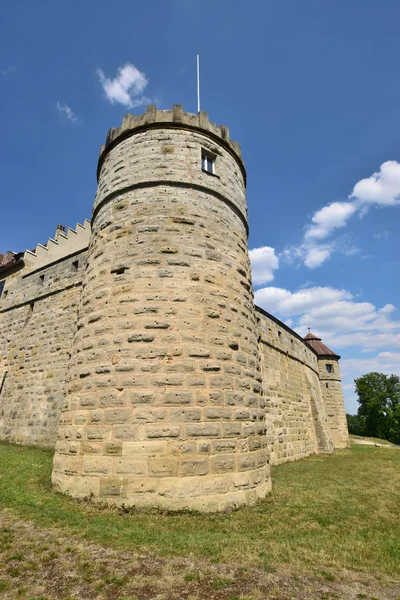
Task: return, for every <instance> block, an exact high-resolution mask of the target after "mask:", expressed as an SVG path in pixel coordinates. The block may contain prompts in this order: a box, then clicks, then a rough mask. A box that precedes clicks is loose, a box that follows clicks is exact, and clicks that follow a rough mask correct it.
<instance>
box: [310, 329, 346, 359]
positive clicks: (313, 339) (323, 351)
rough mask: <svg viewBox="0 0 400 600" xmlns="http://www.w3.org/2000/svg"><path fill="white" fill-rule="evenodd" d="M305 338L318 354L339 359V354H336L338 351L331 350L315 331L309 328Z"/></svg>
mask: <svg viewBox="0 0 400 600" xmlns="http://www.w3.org/2000/svg"><path fill="white" fill-rule="evenodd" d="M303 339H304V341H306V342H307V344H308V345H309V346H310V347H311V348H312V349H313V350H314V351H315V352H316V353H317V354H318V356H326V357H329V358H334V359H336V360H339V358H340V356H339V354H336V352H333V351H332V350H330V348H328V346H325V344H324V343H323V342H322V341H321V338H320V337H318V336H316V335H315V334H314V333H311V331H310V330H308V333H307V335H305V336H304V338H303Z"/></svg>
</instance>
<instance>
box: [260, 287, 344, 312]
mask: <svg viewBox="0 0 400 600" xmlns="http://www.w3.org/2000/svg"><path fill="white" fill-rule="evenodd" d="M254 298H255V302H256V304H258V305H259V306H261V308H264V309H265V310H267V311H268V312H270V313H272V314H277V315H280V316H282V317H295V316H298V315H302V314H304V313H307V312H309V311H311V310H312V309H315V308H318V307H320V306H327V305H329V304H333V303H335V302H338V301H343V300H347V299H351V298H352V295H351V294H350V293H349V292H347V291H346V290H337V289H335V288H331V287H310V288H303V289H300V290H298V291H297V292H293V293H292V292H290V291H289V290H286V289H284V288H278V287H273V286H271V287H265V288H262V289H260V290H257V291H256V292H255V294H254Z"/></svg>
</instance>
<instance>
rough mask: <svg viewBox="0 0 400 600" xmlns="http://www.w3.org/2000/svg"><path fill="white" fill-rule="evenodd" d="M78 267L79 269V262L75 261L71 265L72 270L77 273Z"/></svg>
mask: <svg viewBox="0 0 400 600" xmlns="http://www.w3.org/2000/svg"><path fill="white" fill-rule="evenodd" d="M78 267H79V260H76V261H75V262H73V263H72V270H73V271H77V270H78Z"/></svg>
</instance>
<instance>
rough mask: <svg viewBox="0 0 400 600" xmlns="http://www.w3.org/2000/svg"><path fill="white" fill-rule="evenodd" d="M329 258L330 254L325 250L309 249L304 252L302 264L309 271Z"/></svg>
mask: <svg viewBox="0 0 400 600" xmlns="http://www.w3.org/2000/svg"><path fill="white" fill-rule="evenodd" d="M330 257H331V253H330V251H329V250H328V249H327V248H318V247H314V248H310V249H308V250H306V257H305V259H304V264H305V265H306V267H308V268H309V269H315V267H319V266H320V265H322V263H324V262H325V261H326V260H328V258H330Z"/></svg>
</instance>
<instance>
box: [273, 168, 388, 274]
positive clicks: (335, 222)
mask: <svg viewBox="0 0 400 600" xmlns="http://www.w3.org/2000/svg"><path fill="white" fill-rule="evenodd" d="M399 205H400V163H398V162H396V161H394V160H389V161H386V162H384V163H383V164H382V165H381V166H380V168H379V171H377V172H376V173H373V174H372V175H371V176H370V177H367V178H365V179H361V180H360V181H359V182H358V183H356V185H355V186H354V188H353V191H352V193H351V194H350V195H349V199H348V201H346V202H331V203H330V204H327V205H326V206H323V207H322V208H321V209H319V210H317V211H316V212H315V213H314V215H313V216H312V217H311V222H310V223H309V224H307V225H306V227H305V233H304V237H303V241H302V242H301V244H299V245H298V246H291V247H289V248H285V250H284V251H283V252H282V254H281V256H282V258H283V259H284V260H287V261H289V262H293V261H294V260H301V261H302V262H303V263H304V265H305V266H306V267H308V268H309V269H315V268H316V267H319V266H320V265H322V264H323V263H324V262H325V261H327V260H328V259H329V258H330V257H331V256H332V253H333V252H341V253H342V254H345V255H347V256H350V255H352V254H354V253H355V252H358V251H359V250H358V248H354V246H353V245H352V244H348V243H344V244H343V239H341V238H337V239H332V236H333V234H334V233H335V232H337V230H339V229H343V228H344V227H345V226H346V225H347V223H348V221H349V220H350V219H351V217H353V216H354V215H357V214H358V215H359V216H360V217H362V216H364V215H365V213H366V212H367V211H368V210H369V208H371V207H372V206H375V207H384V206H399ZM388 235H389V233H388V232H382V233H378V234H376V236H375V237H377V238H378V239H386V238H387V237H388Z"/></svg>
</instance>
